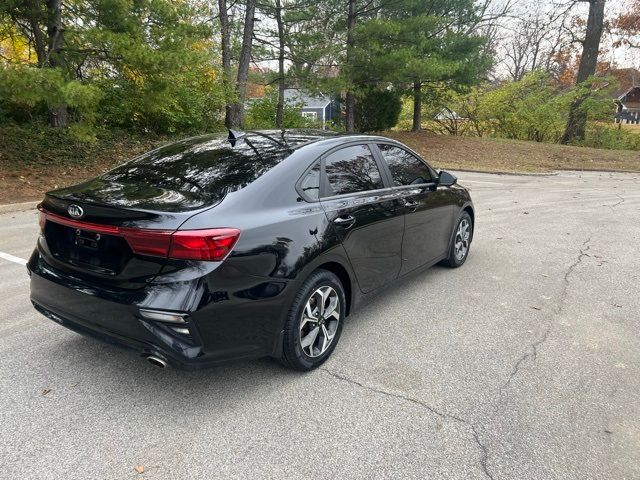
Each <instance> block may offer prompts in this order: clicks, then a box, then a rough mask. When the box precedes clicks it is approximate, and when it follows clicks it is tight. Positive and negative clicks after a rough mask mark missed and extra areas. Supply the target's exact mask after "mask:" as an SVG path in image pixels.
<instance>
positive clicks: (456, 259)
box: [441, 211, 473, 268]
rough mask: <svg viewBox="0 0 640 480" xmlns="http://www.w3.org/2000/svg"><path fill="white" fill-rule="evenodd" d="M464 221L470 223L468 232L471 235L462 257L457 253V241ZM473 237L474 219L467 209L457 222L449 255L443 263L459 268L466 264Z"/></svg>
mask: <svg viewBox="0 0 640 480" xmlns="http://www.w3.org/2000/svg"><path fill="white" fill-rule="evenodd" d="M463 222H467V224H468V232H469V237H468V241H467V249H466V251H465V252H464V255H463V256H462V257H461V258H460V256H459V255H456V242H457V241H458V240H459V237H460V235H459V234H458V229H459V228H460V225H461V224H462V223H463ZM472 239H473V220H471V215H469V214H468V213H467V212H466V211H465V212H462V215H460V218H459V219H458V222H457V223H456V227H455V229H454V231H453V237H452V238H451V245H449V256H448V257H447V258H446V259H445V260H443V261H442V262H441V263H442V264H443V265H445V266H447V267H451V268H458V267H460V266H462V265H464V262H466V261H467V258H468V257H469V251H470V250H471V240H472Z"/></svg>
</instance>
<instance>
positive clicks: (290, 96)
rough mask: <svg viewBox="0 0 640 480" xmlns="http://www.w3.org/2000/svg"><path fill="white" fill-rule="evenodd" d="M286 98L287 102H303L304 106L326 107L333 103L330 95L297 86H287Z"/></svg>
mask: <svg viewBox="0 0 640 480" xmlns="http://www.w3.org/2000/svg"><path fill="white" fill-rule="evenodd" d="M284 99H285V101H286V102H291V103H302V104H303V108H325V107H326V106H327V105H329V104H330V103H331V98H329V96H328V95H323V94H318V95H313V94H310V93H308V92H305V91H303V90H298V89H297V88H287V89H286V90H285V91H284Z"/></svg>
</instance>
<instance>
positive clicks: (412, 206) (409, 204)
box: [404, 200, 420, 211]
mask: <svg viewBox="0 0 640 480" xmlns="http://www.w3.org/2000/svg"><path fill="white" fill-rule="evenodd" d="M404 206H405V207H407V208H408V209H409V210H412V211H415V210H416V209H417V208H418V207H419V206H420V202H416V201H415V200H405V201H404Z"/></svg>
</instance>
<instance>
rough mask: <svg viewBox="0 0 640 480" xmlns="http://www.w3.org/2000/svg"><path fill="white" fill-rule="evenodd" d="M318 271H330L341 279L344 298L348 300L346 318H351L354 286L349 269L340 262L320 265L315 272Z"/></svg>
mask: <svg viewBox="0 0 640 480" xmlns="http://www.w3.org/2000/svg"><path fill="white" fill-rule="evenodd" d="M317 270H328V271H329V272H331V273H333V274H334V275H335V276H336V277H338V279H340V283H342V288H344V296H345V298H346V300H347V304H346V306H345V307H346V316H349V313H350V312H351V302H352V285H351V276H350V275H349V272H348V271H347V269H346V268H345V267H344V266H343V265H341V264H340V263H338V262H325V263H322V264H320V265H318V266H317V267H316V268H315V269H314V272H315V271H317Z"/></svg>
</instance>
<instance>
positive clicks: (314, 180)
mask: <svg viewBox="0 0 640 480" xmlns="http://www.w3.org/2000/svg"><path fill="white" fill-rule="evenodd" d="M300 189H301V190H302V191H303V192H304V194H305V195H306V196H307V197H308V198H309V200H318V198H320V164H319V163H316V164H315V165H314V167H313V168H312V169H311V170H309V172H308V173H307V174H306V175H305V176H304V178H303V179H302V181H301V182H300Z"/></svg>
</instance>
